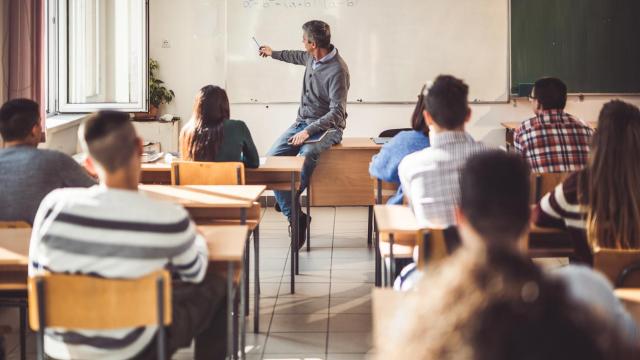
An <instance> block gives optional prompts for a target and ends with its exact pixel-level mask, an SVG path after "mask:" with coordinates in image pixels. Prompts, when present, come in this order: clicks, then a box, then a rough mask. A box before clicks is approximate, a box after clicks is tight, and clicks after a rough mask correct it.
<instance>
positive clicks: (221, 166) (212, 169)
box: [171, 161, 245, 185]
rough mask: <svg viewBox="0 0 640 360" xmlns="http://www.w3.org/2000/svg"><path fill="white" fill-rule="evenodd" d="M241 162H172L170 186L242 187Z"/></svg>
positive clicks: (242, 173) (243, 182) (243, 181)
mask: <svg viewBox="0 0 640 360" xmlns="http://www.w3.org/2000/svg"><path fill="white" fill-rule="evenodd" d="M244 184H245V177H244V164H243V163H241V162H200V161H174V162H172V163H171V185H244Z"/></svg>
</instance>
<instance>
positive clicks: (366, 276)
mask: <svg viewBox="0 0 640 360" xmlns="http://www.w3.org/2000/svg"><path fill="white" fill-rule="evenodd" d="M374 275H375V274H374V270H373V269H367V270H362V269H355V270H335V269H332V270H331V282H336V283H344V282H347V283H348V282H362V283H372V282H374V280H375V279H374V277H375V276H374Z"/></svg>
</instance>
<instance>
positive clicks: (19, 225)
mask: <svg viewBox="0 0 640 360" xmlns="http://www.w3.org/2000/svg"><path fill="white" fill-rule="evenodd" d="M30 227H31V225H29V223H28V222H26V221H0V229H24V228H30Z"/></svg>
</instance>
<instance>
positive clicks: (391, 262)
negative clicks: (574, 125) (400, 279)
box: [389, 234, 396, 286]
mask: <svg viewBox="0 0 640 360" xmlns="http://www.w3.org/2000/svg"><path fill="white" fill-rule="evenodd" d="M393 240H394V239H393V234H389V286H393V281H394V280H395V275H396V258H395V257H394V256H393Z"/></svg>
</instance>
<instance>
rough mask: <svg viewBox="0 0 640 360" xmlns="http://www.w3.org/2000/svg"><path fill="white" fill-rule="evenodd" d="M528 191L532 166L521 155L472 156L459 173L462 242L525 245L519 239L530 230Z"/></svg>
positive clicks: (489, 153) (490, 152) (485, 154)
mask: <svg viewBox="0 0 640 360" xmlns="http://www.w3.org/2000/svg"><path fill="white" fill-rule="evenodd" d="M529 192H530V189H529V166H528V165H527V163H526V162H525V161H524V160H523V159H522V158H521V157H519V156H517V155H514V154H509V153H506V152H504V151H500V150H494V151H488V152H485V153H481V154H479V155H475V156H473V157H471V158H469V160H467V163H466V164H465V166H464V168H463V170H462V173H461V175H460V207H459V209H458V212H457V213H458V225H459V230H460V233H461V235H462V238H463V241H465V243H467V244H469V241H476V240H480V241H481V242H482V245H486V246H490V247H491V246H507V247H514V248H515V246H526V242H525V243H524V244H523V243H518V241H519V240H521V239H522V238H523V236H524V235H526V233H527V230H528V224H529V219H530V213H531V210H530V207H529ZM465 235H466V236H465ZM469 235H471V236H469ZM474 235H475V236H474ZM470 245H477V244H470Z"/></svg>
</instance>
